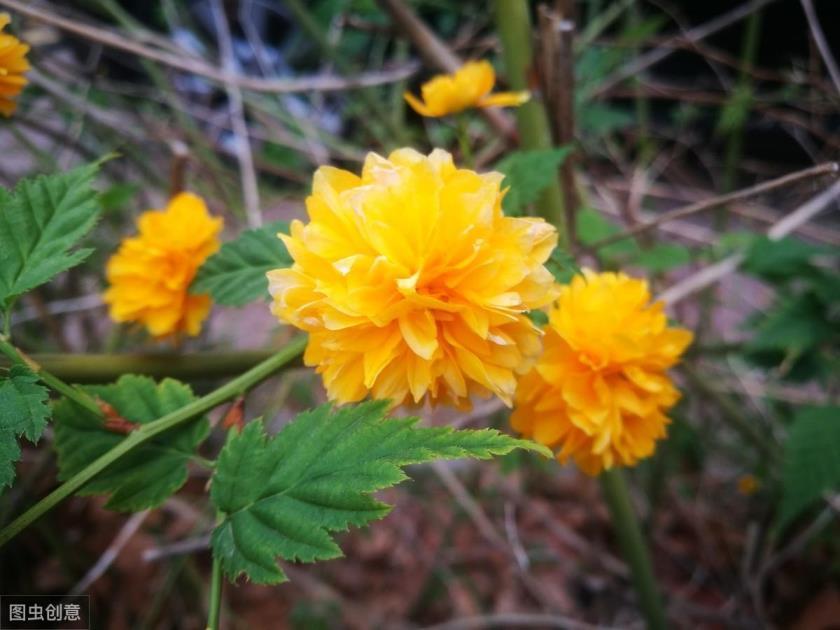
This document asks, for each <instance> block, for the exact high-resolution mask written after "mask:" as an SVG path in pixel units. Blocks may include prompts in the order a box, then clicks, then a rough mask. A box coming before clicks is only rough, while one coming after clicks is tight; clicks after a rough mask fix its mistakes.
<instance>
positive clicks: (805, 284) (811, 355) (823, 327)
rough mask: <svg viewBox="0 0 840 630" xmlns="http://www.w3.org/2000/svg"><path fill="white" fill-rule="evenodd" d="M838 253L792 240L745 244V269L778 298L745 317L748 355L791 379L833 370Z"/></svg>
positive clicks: (838, 320) (838, 344)
mask: <svg viewBox="0 0 840 630" xmlns="http://www.w3.org/2000/svg"><path fill="white" fill-rule="evenodd" d="M838 253H840V252H838V250H836V249H834V250H831V249H829V248H825V247H815V246H813V245H809V244H807V243H804V242H802V241H799V240H796V239H793V238H785V239H781V240H778V241H773V240H770V239H767V238H765V237H762V238H758V239H755V240H753V241H752V243H750V245H749V247H748V248H747V253H746V257H745V261H744V269H745V270H746V271H748V272H751V273H753V274H755V275H756V276H758V277H760V278H761V279H762V280H764V281H766V282H769V283H770V284H772V285H773V286H774V287H775V288H776V290H777V297H776V299H775V301H774V302H773V304H772V305H771V306H770V307H769V308H767V309H764V310H762V311H761V312H760V313H757V314H756V316H754V317H753V318H751V320H750V321H749V326H750V328H751V329H752V331H753V332H754V335H753V337H752V338H751V339H750V340H749V342H748V343H747V345H746V349H745V355H746V357H747V359H749V360H750V361H752V362H753V363H755V364H757V365H759V366H761V367H764V368H766V369H777V370H778V371H779V373H780V375H781V376H783V377H785V378H787V379H790V380H795V381H803V380H809V379H814V378H823V377H827V376H829V375H830V374H831V373H832V360H833V357H836V356H837V353H838V348H840V275H838V274H837V273H836V271H834V269H836V266H837V258H838ZM822 259H825V262H826V263H827V264H825V265H821V264H820V261H821V260H822Z"/></svg>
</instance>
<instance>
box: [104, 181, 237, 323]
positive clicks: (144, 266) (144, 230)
mask: <svg viewBox="0 0 840 630" xmlns="http://www.w3.org/2000/svg"><path fill="white" fill-rule="evenodd" d="M137 227H138V230H139V232H140V234H139V235H138V236H134V237H131V238H127V239H125V240H124V241H123V242H122V244H121V245H120V248H119V250H118V251H117V253H116V254H114V255H113V256H112V257H111V259H110V260H109V261H108V265H107V267H106V275H107V277H108V282H109V284H110V285H111V286H110V287H109V288H108V290H107V291H106V292H105V295H104V300H105V302H106V303H107V304H108V306H109V307H110V315H111V319H113V320H114V321H117V322H139V323H141V324H143V325H144V326H146V328H147V329H148V331H149V333H150V334H152V335H154V336H155V337H167V336H170V335H176V334H179V333H186V334H188V335H197V334H198V333H199V331H200V330H201V323H202V322H203V321H204V318H205V317H207V314H208V313H209V312H210V306H211V301H210V296H208V295H192V294H190V293H189V291H188V290H189V287H190V283H191V282H192V280H193V277H194V276H195V273H196V271H197V270H198V268H199V267H200V266H201V264H202V263H203V262H204V261H205V260H206V259H207V257H208V256H210V254H212V253H214V252H215V251H216V250H218V249H219V232H220V231H221V229H222V219H220V218H212V217H211V216H210V214H209V213H208V212H207V206H206V205H205V204H204V201H203V200H202V199H201V198H200V197H198V196H196V195H193V194H191V193H181V194H179V195H177V196H176V197H173V199H172V200H171V201H170V202H169V205H168V206H167V207H166V209H165V210H149V211H147V212H144V213H143V214H142V215H140V218H139V219H138V220H137Z"/></svg>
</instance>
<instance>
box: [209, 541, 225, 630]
mask: <svg viewBox="0 0 840 630" xmlns="http://www.w3.org/2000/svg"><path fill="white" fill-rule="evenodd" d="M221 608H222V561H221V560H220V559H219V558H218V556H216V554H213V572H212V573H211V575H210V602H209V603H208V606H207V630H219V611H220V610H221Z"/></svg>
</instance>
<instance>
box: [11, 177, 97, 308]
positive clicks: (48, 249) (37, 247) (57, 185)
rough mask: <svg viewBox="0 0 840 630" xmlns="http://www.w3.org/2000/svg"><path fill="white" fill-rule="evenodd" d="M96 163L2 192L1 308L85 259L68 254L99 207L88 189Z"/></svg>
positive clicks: (77, 252)
mask: <svg viewBox="0 0 840 630" xmlns="http://www.w3.org/2000/svg"><path fill="white" fill-rule="evenodd" d="M98 169H99V163H98V162H96V163H93V164H88V165H86V166H82V167H80V168H77V169H74V170H72V171H67V172H66V173H55V174H52V175H44V176H39V177H35V178H32V179H24V180H22V181H21V182H20V183H19V184H18V185H17V188H15V190H14V192H9V191H7V190H5V189H3V188H0V307H5V308H8V305H9V303H10V301H11V300H12V299H14V298H15V297H16V296H18V295H20V294H22V293H24V292H26V291H29V290H30V289H33V288H35V287H37V286H38V285H40V284H43V283H45V282H47V281H48V280H49V279H50V278H52V277H53V276H55V275H56V274H57V273H60V272H62V271H65V270H67V269H69V268H70V267H73V266H75V265H77V264H79V263H80V262H81V261H83V260H84V259H85V258H87V257H88V256H89V255H90V253H91V251H92V250H90V249H77V250H75V251H71V250H72V248H73V246H74V245H75V244H76V243H77V242H78V241H79V240H80V239H81V238H82V237H83V236H84V235H85V234H87V233H88V232H89V231H90V229H91V228H92V227H93V225H94V223H96V219H97V217H98V215H99V210H100V206H99V203H98V202H97V196H96V192H95V191H94V190H93V188H91V184H92V182H93V178H94V176H95V175H96V172H97V170H98Z"/></svg>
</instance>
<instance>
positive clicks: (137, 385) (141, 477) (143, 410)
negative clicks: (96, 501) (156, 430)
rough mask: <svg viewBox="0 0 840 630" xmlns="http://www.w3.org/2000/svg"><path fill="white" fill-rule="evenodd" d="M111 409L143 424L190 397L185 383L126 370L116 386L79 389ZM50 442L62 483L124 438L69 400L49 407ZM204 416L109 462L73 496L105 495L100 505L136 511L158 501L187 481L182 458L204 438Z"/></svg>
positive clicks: (185, 462) (192, 451)
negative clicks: (51, 411) (52, 415)
mask: <svg viewBox="0 0 840 630" xmlns="http://www.w3.org/2000/svg"><path fill="white" fill-rule="evenodd" d="M83 389H84V390H85V391H87V392H88V393H89V394H91V395H92V396H94V397H97V398H100V399H101V400H103V401H105V402H106V403H108V404H110V405H111V406H112V407H114V408H115V409H116V410H117V412H118V413H119V414H120V416H121V417H122V418H124V419H125V420H128V421H129V422H134V423H137V424H146V423H149V422H152V421H153V420H157V419H158V418H161V417H163V416H165V415H166V414H168V413H171V412H173V411H176V410H178V409H180V408H181V407H183V406H185V405H187V404H188V403H190V402H192V401H193V400H195V396H194V395H193V393H192V390H191V389H190V388H189V386H187V385H184V384H183V383H180V382H178V381H176V380H173V379H169V378H167V379H164V380H163V381H161V382H160V383H159V384H156V383H155V382H154V380H152V379H151V378H148V377H146V376H135V375H132V374H127V375H125V376H122V377H121V378H120V379H119V380H118V381H117V382H116V384H113V385H100V386H88V387H84V388H83ZM55 427H56V428H55V446H56V450H57V451H58V467H59V475H58V477H59V479H60V480H62V481H65V480H67V479H69V478H70V477H72V476H73V475H74V474H76V473H77V472H79V471H80V470H82V469H83V468H84V467H85V466H87V465H88V464H89V463H90V462H92V461H93V460H94V459H96V458H98V457H99V456H100V455H102V454H103V453H105V452H106V451H108V450H110V449H111V448H113V447H114V446H116V445H117V444H118V443H119V442H120V441H122V440H123V439H124V438H125V436H124V435H122V434H120V433H115V432H113V431H109V430H107V429H106V428H105V426H104V422H103V420H102V419H101V418H99V417H97V416H95V415H93V414H92V413H90V412H89V411H86V410H85V409H84V408H82V407H80V406H79V405H77V404H75V403H74V402H72V401H70V400H66V399H64V400H61V401H60V402H59V403H58V404H57V405H56V407H55ZM209 430H210V428H209V425H208V423H207V419H206V418H205V417H201V418H197V419H196V420H193V421H191V422H188V423H186V424H183V425H180V426H178V427H176V428H174V429H172V430H171V431H167V432H165V433H162V434H160V435H158V436H155V437H154V438H152V439H151V440H149V441H148V442H146V443H144V444H142V445H140V446H138V447H137V448H135V449H134V450H133V451H131V452H129V453H128V454H127V455H126V456H125V457H123V458H121V459H120V460H119V461H117V462H115V463H114V464H112V465H111V466H109V467H108V468H106V469H105V470H104V471H102V472H101V473H100V474H99V475H97V476H96V477H95V478H94V479H92V480H91V481H90V482H89V483H87V484H86V485H85V486H84V487H83V488H82V490H81V491H80V492H79V494H82V495H91V494H110V495H111V497H110V499H109V500H108V503H107V505H106V507H108V508H111V509H113V510H118V511H138V510H143V509H146V508H150V507H155V506H158V505H160V504H161V503H163V502H164V501H165V500H166V499H167V498H168V497H169V496H170V495H172V494H173V493H175V492H176V491H177V490H178V489H179V488H180V487H181V486H183V485H184V483H185V482H186V481H187V460H189V458H190V457H192V456H193V454H194V453H195V450H196V448H197V447H198V445H199V444H200V443H201V442H202V441H203V440H204V439H205V438H206V437H207V434H208V433H209Z"/></svg>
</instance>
